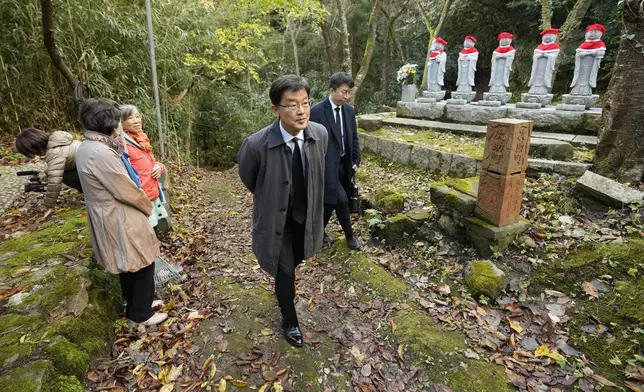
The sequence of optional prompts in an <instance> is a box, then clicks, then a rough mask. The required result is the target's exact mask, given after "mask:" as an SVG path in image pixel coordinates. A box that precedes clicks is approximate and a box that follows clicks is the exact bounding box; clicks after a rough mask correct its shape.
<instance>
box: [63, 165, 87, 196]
mask: <svg viewBox="0 0 644 392" xmlns="http://www.w3.org/2000/svg"><path fill="white" fill-rule="evenodd" d="M63 184H65V185H67V186H68V187H70V188H74V189H76V190H77V191H79V192H80V193H83V188H82V187H81V183H80V178H78V171H76V169H69V170H65V172H64V173H63Z"/></svg>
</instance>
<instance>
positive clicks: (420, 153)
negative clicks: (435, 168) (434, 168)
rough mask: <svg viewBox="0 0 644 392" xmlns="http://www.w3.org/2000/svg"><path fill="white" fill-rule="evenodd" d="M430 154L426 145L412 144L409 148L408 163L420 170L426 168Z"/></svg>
mask: <svg viewBox="0 0 644 392" xmlns="http://www.w3.org/2000/svg"><path fill="white" fill-rule="evenodd" d="M431 154H432V153H431V150H430V149H429V148H427V147H423V146H414V147H413V148H412V150H411V156H410V158H409V164H410V165H412V166H414V167H416V168H418V169H421V170H428V169H429V168H430V166H429V159H430V156H431Z"/></svg>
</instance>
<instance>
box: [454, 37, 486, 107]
mask: <svg viewBox="0 0 644 392" xmlns="http://www.w3.org/2000/svg"><path fill="white" fill-rule="evenodd" d="M474 45H476V38H474V37H472V36H471V35H468V36H466V37H465V42H464V43H463V50H461V52H460V53H459V55H458V79H457V80H456V86H457V87H456V91H454V92H452V99H448V100H447V103H448V104H457V105H465V104H466V103H470V102H471V101H472V100H473V99H474V96H476V92H475V91H472V88H473V87H474V74H475V73H476V62H477V61H478V59H479V51H478V49H476V48H475V47H474Z"/></svg>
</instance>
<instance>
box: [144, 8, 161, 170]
mask: <svg viewBox="0 0 644 392" xmlns="http://www.w3.org/2000/svg"><path fill="white" fill-rule="evenodd" d="M145 13H146V17H147V20H148V44H149V46H150V63H151V66H152V93H153V95H154V107H155V109H156V115H157V130H158V131H159V147H160V150H161V158H165V146H164V144H165V143H164V141H163V128H162V126H161V105H160V104H159V82H158V81H157V60H156V57H155V56H154V33H153V32H152V7H151V6H150V0H145Z"/></svg>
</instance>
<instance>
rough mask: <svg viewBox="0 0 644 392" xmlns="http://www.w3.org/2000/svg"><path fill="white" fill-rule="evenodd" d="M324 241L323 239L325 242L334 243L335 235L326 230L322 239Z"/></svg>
mask: <svg viewBox="0 0 644 392" xmlns="http://www.w3.org/2000/svg"><path fill="white" fill-rule="evenodd" d="M322 241H323V242H324V243H325V244H332V243H333V237H331V236H330V235H328V234H327V233H326V231H325V232H324V238H323V239H322Z"/></svg>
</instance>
